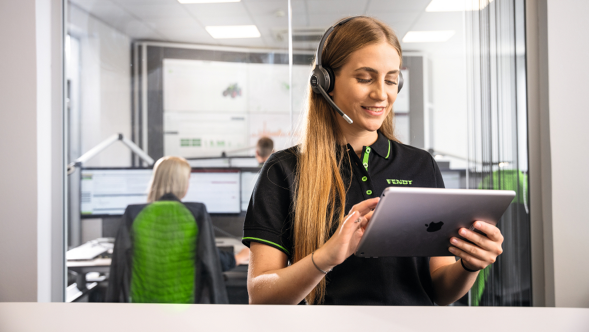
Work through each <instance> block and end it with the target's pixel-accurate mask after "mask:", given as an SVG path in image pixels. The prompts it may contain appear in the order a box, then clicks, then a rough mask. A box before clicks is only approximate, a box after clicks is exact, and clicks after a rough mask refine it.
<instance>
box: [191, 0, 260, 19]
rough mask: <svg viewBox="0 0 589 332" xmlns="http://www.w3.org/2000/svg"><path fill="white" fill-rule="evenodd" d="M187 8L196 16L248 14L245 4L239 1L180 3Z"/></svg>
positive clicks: (237, 15)
mask: <svg viewBox="0 0 589 332" xmlns="http://www.w3.org/2000/svg"><path fill="white" fill-rule="evenodd" d="M180 6H183V7H184V8H185V9H186V10H188V11H189V12H190V13H191V14H193V15H195V16H196V17H197V18H199V19H200V18H201V17H207V16H216V17H220V16H227V17H239V16H249V14H248V12H247V10H246V9H245V6H244V5H243V3H241V2H234V3H201V4H190V5H180Z"/></svg>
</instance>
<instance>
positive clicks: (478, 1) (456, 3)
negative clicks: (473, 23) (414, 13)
mask: <svg viewBox="0 0 589 332" xmlns="http://www.w3.org/2000/svg"><path fill="white" fill-rule="evenodd" d="M491 2H493V0H489V1H486V0H432V2H430V3H429V5H428V6H427V7H426V8H425V11H426V12H462V11H473V10H481V9H485V7H487V5H488V4H489V3H491Z"/></svg>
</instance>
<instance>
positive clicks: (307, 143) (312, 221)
mask: <svg viewBox="0 0 589 332" xmlns="http://www.w3.org/2000/svg"><path fill="white" fill-rule="evenodd" d="M379 42H388V43H389V44H390V45H391V46H393V47H394V48H395V49H396V50H397V52H398V53H399V57H401V58H402V53H401V45H400V44H399V40H398V39H397V36H396V35H395V33H394V32H393V30H391V28H389V27H388V26H387V25H386V24H384V23H382V22H381V21H379V20H377V19H374V18H369V17H358V18H354V19H353V20H351V21H349V22H347V23H345V24H343V25H341V26H339V27H337V28H336V29H335V30H334V31H333V32H332V34H331V35H330V36H329V38H328V39H327V41H326V42H325V46H324V48H323V52H322V55H321V57H322V61H323V64H324V65H327V66H329V67H331V69H332V70H333V72H334V73H335V74H336V75H337V74H338V72H339V70H340V69H341V67H342V66H343V65H344V64H345V63H346V62H347V61H348V58H349V56H350V54H351V53H352V52H354V51H357V50H359V49H361V48H363V47H365V46H368V45H371V44H376V43H379ZM307 112H308V113H307V117H306V123H305V125H304V126H303V133H302V135H301V137H302V140H301V143H300V144H299V151H298V153H299V155H300V157H299V159H298V166H297V177H296V179H297V181H296V198H295V204H294V212H295V215H294V245H295V249H294V256H293V262H297V261H299V260H301V259H303V258H304V257H306V256H308V255H310V254H311V253H312V252H313V251H315V250H317V248H319V247H320V246H321V245H323V244H324V243H325V242H326V241H327V240H328V239H329V236H330V231H331V230H332V228H333V226H334V225H335V224H336V223H337V225H338V226H339V225H340V223H341V222H342V221H343V219H344V216H345V211H344V209H345V206H346V191H347V189H348V188H346V187H345V185H344V181H343V179H342V176H341V174H340V170H341V169H342V166H346V165H347V167H351V165H350V160H349V159H348V157H347V156H348V153H347V151H346V146H345V138H344V136H343V134H342V132H341V131H340V128H339V126H338V123H337V118H336V117H337V116H339V115H337V114H336V113H335V111H334V110H333V109H332V108H331V106H330V105H329V104H328V103H327V101H325V100H324V99H323V97H321V96H320V95H317V94H315V93H313V92H312V91H311V88H310V87H309V107H308V110H307ZM393 116H394V115H393V111H392V110H391V111H390V112H389V114H388V115H387V117H386V119H385V120H384V122H383V124H382V126H381V127H380V129H379V130H380V132H381V133H382V134H383V135H385V136H386V137H387V138H389V139H390V140H394V141H398V140H397V138H396V137H395V135H394V128H393V126H394V125H393ZM326 285H327V284H326V281H325V278H324V279H323V280H322V281H321V282H320V283H319V284H318V285H317V286H316V287H315V288H314V289H313V290H312V291H311V293H309V295H307V296H306V297H305V299H306V300H307V303H309V304H319V303H322V302H323V300H324V299H325V289H326Z"/></svg>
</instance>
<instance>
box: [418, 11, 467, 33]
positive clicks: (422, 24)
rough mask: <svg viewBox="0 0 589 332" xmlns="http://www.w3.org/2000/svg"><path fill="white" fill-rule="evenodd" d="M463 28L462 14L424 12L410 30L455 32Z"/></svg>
mask: <svg viewBox="0 0 589 332" xmlns="http://www.w3.org/2000/svg"><path fill="white" fill-rule="evenodd" d="M463 26H464V21H463V13H462V12H441V13H427V12H424V13H423V14H422V15H421V16H420V18H419V20H417V21H416V22H415V25H414V26H413V27H412V28H411V30H414V31H424V30H455V31H462V29H463Z"/></svg>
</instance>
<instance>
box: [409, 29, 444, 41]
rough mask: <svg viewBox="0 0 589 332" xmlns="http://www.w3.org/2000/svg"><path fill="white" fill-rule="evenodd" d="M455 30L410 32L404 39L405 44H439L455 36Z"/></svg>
mask: <svg viewBox="0 0 589 332" xmlns="http://www.w3.org/2000/svg"><path fill="white" fill-rule="evenodd" d="M454 33H455V32H454V30H445V31H409V32H407V34H406V35H405V37H403V43H439V42H445V41H448V39H450V38H452V36H454Z"/></svg>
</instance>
